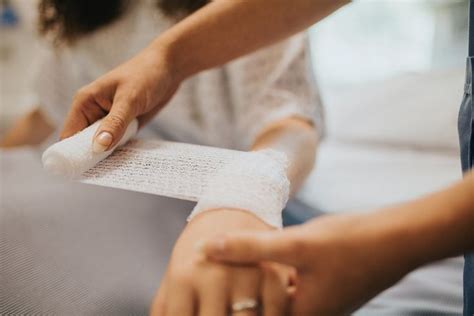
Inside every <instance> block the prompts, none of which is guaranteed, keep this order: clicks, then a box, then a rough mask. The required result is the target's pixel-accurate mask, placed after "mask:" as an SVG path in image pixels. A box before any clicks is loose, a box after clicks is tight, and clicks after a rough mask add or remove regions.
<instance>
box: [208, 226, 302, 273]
mask: <svg viewBox="0 0 474 316" xmlns="http://www.w3.org/2000/svg"><path fill="white" fill-rule="evenodd" d="M293 230H294V228H289V229H286V230H283V231H273V232H263V233H262V232H258V233H236V234H229V235H225V236H223V237H221V238H216V239H214V240H205V241H203V242H202V243H201V245H200V246H199V248H200V250H201V252H202V253H203V254H205V255H207V256H209V257H210V258H213V259H216V260H219V261H226V262H233V263H256V262H259V261H273V262H278V263H283V264H288V265H292V266H295V267H298V266H300V264H301V262H300V261H301V256H299V255H298V253H299V252H301V251H302V249H301V245H302V243H301V242H300V237H299V236H298V235H297V234H295V233H294V232H293Z"/></svg>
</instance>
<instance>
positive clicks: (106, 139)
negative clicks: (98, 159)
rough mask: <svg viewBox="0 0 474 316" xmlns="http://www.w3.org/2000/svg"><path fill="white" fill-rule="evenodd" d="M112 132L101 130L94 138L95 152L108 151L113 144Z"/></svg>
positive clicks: (93, 148) (93, 149) (93, 146)
mask: <svg viewBox="0 0 474 316" xmlns="http://www.w3.org/2000/svg"><path fill="white" fill-rule="evenodd" d="M112 140H113V137H112V134H110V133H109V132H100V133H99V135H97V136H96V137H95V139H94V142H93V143H92V151H93V152H95V153H101V152H104V151H106V150H107V149H108V148H109V146H110V144H112Z"/></svg>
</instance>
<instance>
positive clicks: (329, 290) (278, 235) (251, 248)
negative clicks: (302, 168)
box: [202, 214, 412, 316]
mask: <svg viewBox="0 0 474 316" xmlns="http://www.w3.org/2000/svg"><path fill="white" fill-rule="evenodd" d="M388 221H389V220H388V218H387V219H384V218H383V215H382V216H378V215H377V216H372V217H370V216H367V215H365V214H364V215H359V214H357V215H341V216H326V217H322V218H320V219H315V220H313V221H311V222H308V223H307V224H304V225H301V226H299V227H294V228H288V229H285V230H283V231H279V232H263V233H238V234H229V235H224V236H221V238H219V239H216V240H209V241H205V242H204V243H203V246H202V250H203V252H204V254H206V255H208V256H209V257H210V258H212V259H213V260H219V261H221V262H228V263H229V264H237V263H238V264H250V263H255V262H266V261H273V262H280V263H283V264H288V265H291V266H294V267H295V268H296V270H297V272H296V273H297V280H296V289H295V291H294V293H292V297H291V303H290V304H291V315H295V316H306V315H307V316H310V315H324V316H326V315H349V314H350V313H351V312H352V311H354V310H355V309H357V308H358V307H360V306H361V305H363V304H364V303H365V302H367V301H368V300H369V299H370V298H372V297H374V296H375V295H376V294H377V293H379V292H380V291H382V290H383V289H386V288H387V287H389V286H391V285H392V284H394V283H395V282H396V281H398V280H399V279H400V278H401V277H403V276H404V275H405V273H407V272H408V271H410V269H411V267H412V265H411V263H412V262H411V261H405V262H403V260H401V259H400V258H399V257H398V255H400V256H402V253H401V252H397V250H396V248H397V247H398V246H400V245H405V246H403V247H405V248H406V244H407V243H406V240H404V239H405V238H406V237H408V236H404V237H402V238H398V239H399V240H398V241H396V240H394V236H392V235H390V234H381V231H383V230H384V229H383V228H381V227H383V226H384V224H382V223H387V222H388ZM394 226H395V225H394ZM397 242H400V244H398V245H397Z"/></svg>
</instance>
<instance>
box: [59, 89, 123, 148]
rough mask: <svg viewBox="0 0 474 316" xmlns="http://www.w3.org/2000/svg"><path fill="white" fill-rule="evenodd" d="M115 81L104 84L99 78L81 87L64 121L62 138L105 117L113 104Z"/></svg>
mask: <svg viewBox="0 0 474 316" xmlns="http://www.w3.org/2000/svg"><path fill="white" fill-rule="evenodd" d="M115 87H116V85H115V83H114V82H111V83H110V84H103V82H102V81H100V80H97V81H94V82H93V83H91V84H89V85H87V86H85V87H83V88H81V89H80V90H79V91H78V92H77V93H76V95H75V96H74V100H73V102H72V105H71V108H70V110H69V113H68V115H67V117H66V120H65V122H64V127H63V130H62V132H61V139H64V138H67V137H70V136H72V135H74V134H76V133H77V132H80V131H81V130H83V129H84V128H86V127H87V126H89V125H91V124H92V123H94V122H95V121H97V120H99V119H101V118H102V117H104V116H105V115H106V114H107V112H108V111H109V110H110V108H111V106H112V102H111V100H112V99H113V95H114V93H115Z"/></svg>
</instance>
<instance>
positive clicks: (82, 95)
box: [74, 87, 91, 101]
mask: <svg viewBox="0 0 474 316" xmlns="http://www.w3.org/2000/svg"><path fill="white" fill-rule="evenodd" d="M90 95H91V93H90V91H89V89H88V88H87V87H82V88H80V89H79V90H77V92H76V94H75V95H74V100H76V101H81V100H84V99H86V98H89V97H90Z"/></svg>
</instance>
